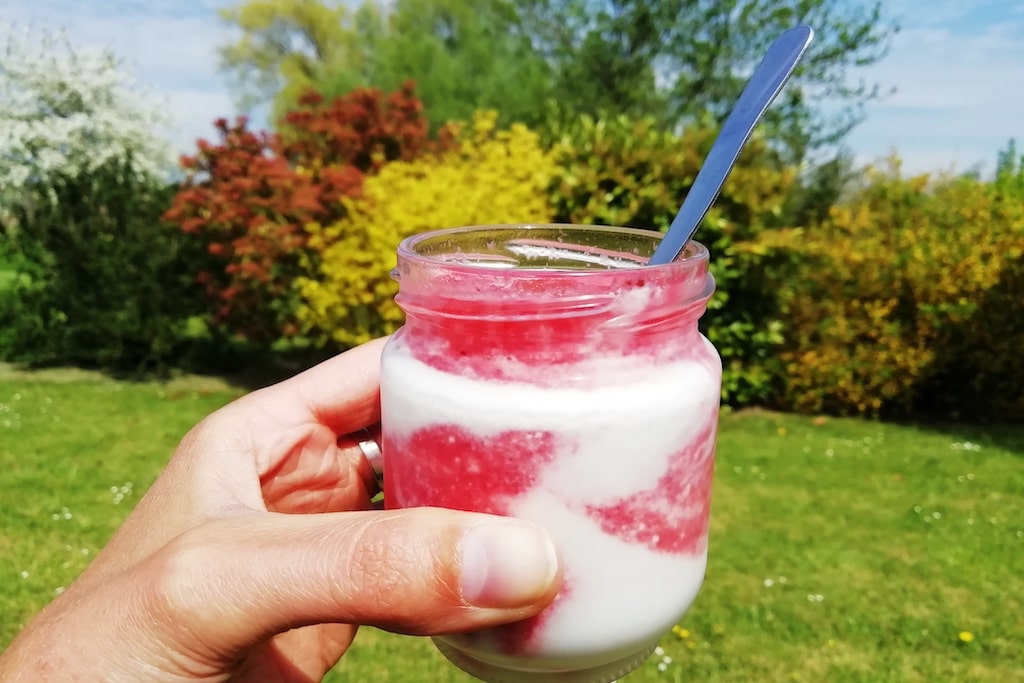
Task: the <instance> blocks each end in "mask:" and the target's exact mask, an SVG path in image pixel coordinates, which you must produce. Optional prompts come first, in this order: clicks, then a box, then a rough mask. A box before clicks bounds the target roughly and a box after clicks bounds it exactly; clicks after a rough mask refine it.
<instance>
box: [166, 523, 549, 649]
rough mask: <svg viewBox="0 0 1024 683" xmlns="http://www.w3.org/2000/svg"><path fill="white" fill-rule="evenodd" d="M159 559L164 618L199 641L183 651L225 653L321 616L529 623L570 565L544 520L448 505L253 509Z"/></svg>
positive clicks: (421, 622) (465, 626)
mask: <svg viewBox="0 0 1024 683" xmlns="http://www.w3.org/2000/svg"><path fill="white" fill-rule="evenodd" d="M152 561H153V562H155V566H154V567H153V570H154V571H155V577H156V580H151V581H148V582H147V585H148V586H151V587H152V588H151V590H152V591H154V592H155V595H153V596H150V597H151V598H152V599H150V600H147V601H146V602H147V603H148V604H150V605H154V606H159V607H158V610H157V611H158V612H160V614H159V615H158V617H160V618H159V619H158V621H159V622H162V623H167V624H169V625H170V626H171V628H170V629H169V630H168V633H173V634H174V636H173V637H174V638H175V639H181V638H187V639H188V642H180V643H177V645H179V646H180V647H183V648H186V649H183V650H181V651H183V652H190V653H195V654H198V653H200V652H204V651H205V655H206V656H207V657H210V658H211V659H214V660H220V661H225V662H227V661H233V660H234V659H235V658H236V657H237V656H238V655H239V654H240V653H242V652H244V651H245V650H247V649H248V648H250V647H252V646H253V645H254V644H256V643H259V642H261V641H263V640H265V639H266V638H267V637H269V636H272V635H275V634H278V633H283V632H285V631H287V630H289V629H292V628H296V627H299V626H305V625H310V624H321V623H349V624H367V625H373V626H378V627H381V628H385V629H388V630H392V631H398V632H403V633H412V634H417V635H431V634H439V633H452V632H456V631H465V630H471V629H477V628H483V627H486V626H493V625H496V624H501V623H508V622H512V621H518V620H520V619H525V618H527V617H529V616H532V615H534V614H536V613H537V612H539V611H540V610H541V609H543V608H544V607H545V606H547V605H548V604H549V603H550V602H551V601H552V600H553V598H554V596H555V593H556V592H557V590H558V586H559V584H560V575H561V572H560V564H559V559H558V554H557V551H556V549H555V547H554V545H553V543H552V542H551V539H550V538H549V537H548V535H547V533H546V532H545V531H544V530H542V529H541V528H540V527H538V526H535V525H533V524H531V523H529V522H524V521H521V520H515V519H511V518H507V517H495V516H492V515H485V514H477V513H468V512H459V511H455V510H447V509H439V508H414V509H407V510H393V511H383V512H381V511H367V512H343V513H332V514H322V515H279V514H273V513H263V512H260V513H253V514H246V515H243V516H240V517H234V518H230V519H221V520H217V521H215V522H211V523H208V524H206V525H204V526H202V527H199V528H197V529H194V530H192V531H189V532H187V533H186V534H184V535H182V536H181V537H179V538H178V539H177V540H175V541H174V542H173V543H172V544H170V545H169V546H167V547H166V548H164V549H163V551H162V552H160V553H158V555H157V556H156V557H154V558H153V560H152ZM150 576H154V575H152V574H151V575H150ZM183 624H184V625H188V628H187V629H182V628H181V625H183Z"/></svg>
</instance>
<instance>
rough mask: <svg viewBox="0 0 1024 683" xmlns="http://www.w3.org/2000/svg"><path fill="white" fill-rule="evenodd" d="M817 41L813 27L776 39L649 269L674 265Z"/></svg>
mask: <svg viewBox="0 0 1024 683" xmlns="http://www.w3.org/2000/svg"><path fill="white" fill-rule="evenodd" d="M813 39H814V30H813V29H812V28H811V27H809V26H797V27H796V28H792V29H790V30H788V31H786V32H785V33H783V34H782V35H781V36H779V37H778V38H776V39H775V42H773V43H772V44H771V45H770V46H769V47H768V52H766V53H765V55H764V59H762V60H761V63H760V64H759V65H758V66H757V68H756V69H754V75H753V76H751V77H750V80H749V81H747V86H746V87H745V88H744V89H743V93H742V94H741V95H740V98H739V99H738V100H736V106H735V107H733V110H732V112H731V113H730V114H729V118H727V119H726V120H725V124H724V125H723V126H722V132H720V133H719V134H718V139H716V140H715V144H714V145H712V146H711V151H710V152H709V153H708V156H707V159H705V160H704V165H703V166H702V167H701V169H700V171H699V172H698V173H697V177H696V178H695V179H694V181H693V186H692V187H691V188H690V191H689V192H688V193H687V194H686V199H684V200H683V205H682V206H681V207H679V213H677V214H676V217H675V218H674V219H672V225H670V226H669V228H668V232H667V233H666V234H665V237H664V238H662V240H661V244H660V245H659V246H658V249H657V250H656V251H655V252H654V255H653V256H651V259H650V261H648V265H652V266H654V265H659V264H663V263H671V262H672V261H675V260H676V257H677V256H679V254H680V253H681V252H682V251H683V248H684V247H685V246H686V243H687V242H689V241H690V238H691V237H693V233H694V232H696V231H697V227H698V226H699V225H700V222H701V221H702V220H704V216H706V215H707V213H708V209H710V208H711V205H712V204H713V203H714V201H715V199H716V198H717V197H718V193H719V192H721V191H722V185H723V184H725V179H726V178H728V177H729V173H730V172H731V171H732V167H733V165H734V164H735V163H736V159H737V158H738V157H739V155H740V151H741V150H742V149H743V145H744V144H746V142H747V140H748V139H749V138H750V134H751V133H752V132H753V130H754V127H755V126H756V125H757V123H758V121H760V120H761V117H762V116H763V115H764V113H765V111H766V110H767V109H768V107H769V105H771V103H772V101H774V100H775V97H776V96H777V95H778V94H779V92H780V91H781V90H782V86H783V85H785V84H786V81H788V80H789V77H790V75H792V73H793V69H795V68H796V65H797V63H798V62H799V61H800V58H801V57H802V56H803V54H804V52H805V51H806V50H807V46H808V45H810V44H811V40H813Z"/></svg>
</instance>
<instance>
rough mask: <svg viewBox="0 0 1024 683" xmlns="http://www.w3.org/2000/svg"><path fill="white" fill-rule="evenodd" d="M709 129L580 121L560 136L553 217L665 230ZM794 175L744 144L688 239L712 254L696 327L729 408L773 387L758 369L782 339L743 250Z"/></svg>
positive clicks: (759, 259) (773, 218) (777, 209)
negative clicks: (711, 284)
mask: <svg viewBox="0 0 1024 683" xmlns="http://www.w3.org/2000/svg"><path fill="white" fill-rule="evenodd" d="M717 133H718V131H717V130H716V129H715V128H713V127H711V126H699V125H698V126H692V127H689V128H687V129H685V130H684V131H683V132H682V133H681V134H679V135H677V134H675V133H672V132H669V131H666V130H664V129H663V128H662V127H660V126H658V125H657V124H656V123H655V122H654V121H649V120H646V121H645V120H640V121H636V120H630V119H627V118H623V117H620V118H615V119H608V120H598V121H595V120H592V119H588V118H582V119H579V120H578V121H577V122H575V123H574V124H572V125H570V126H568V127H565V128H564V129H563V130H562V131H561V132H560V133H559V134H558V139H559V142H558V143H557V144H556V146H555V151H556V154H557V158H558V161H559V165H560V167H561V169H560V172H559V175H558V176H557V177H556V178H555V181H554V182H553V183H552V185H551V188H550V195H551V202H552V205H553V206H554V209H555V216H556V219H557V220H558V221H563V222H571V223H584V224H597V225H624V226H633V227H639V228H648V229H657V230H664V229H665V228H667V227H668V225H669V223H670V222H671V220H672V218H673V217H674V216H675V214H676V211H677V210H678V209H679V205H680V203H681V202H682V200H683V198H684V197H685V196H686V193H687V192H688V191H689V189H690V186H691V185H692V184H693V180H694V178H695V177H696V175H697V172H698V170H700V167H701V165H702V164H703V162H704V158H705V157H706V156H707V153H708V151H710V149H711V145H712V144H713V142H714V140H715V138H716V137H717ZM794 180H795V174H794V172H793V170H792V169H788V168H785V167H784V166H783V165H782V164H781V163H780V161H779V159H778V157H777V155H776V154H775V153H774V152H773V151H772V149H771V147H770V146H769V145H768V143H767V142H766V141H765V140H763V139H761V138H758V137H755V138H754V139H752V140H751V141H750V142H749V143H748V145H747V147H746V149H745V150H744V152H743V154H742V155H741V157H740V159H739V161H738V163H737V165H736V167H735V169H734V170H733V172H732V175H731V176H730V178H729V180H728V182H727V183H726V185H725V187H724V189H723V191H722V194H721V196H720V197H719V199H718V201H717V202H716V203H715V205H714V207H713V208H712V209H711V211H710V212H709V214H708V216H707V218H705V220H704V222H703V223H702V225H701V227H700V230H699V232H698V233H697V236H696V239H698V240H699V241H701V242H703V243H704V244H706V245H707V246H708V248H709V249H710V250H711V270H712V273H713V274H714V276H715V281H716V283H717V291H716V293H715V296H714V297H713V298H712V300H711V302H710V304H709V308H708V313H707V314H706V315H705V316H704V318H703V319H702V322H701V327H702V329H703V330H704V333H705V334H706V335H707V336H708V338H709V339H710V340H711V341H712V342H713V343H714V344H715V346H716V347H717V348H718V351H719V353H720V354H721V355H722V362H723V366H724V373H723V378H722V383H723V386H722V390H723V397H724V400H725V401H726V402H727V403H730V404H732V405H745V404H750V403H760V402H763V401H765V400H766V399H767V398H768V397H769V396H770V395H771V392H772V390H773V387H772V376H771V375H770V373H769V369H768V367H767V366H766V365H765V363H766V360H767V359H769V358H770V357H771V356H772V354H773V353H774V352H775V351H774V350H775V348H776V347H777V345H778V344H779V343H780V342H781V340H782V337H781V329H782V324H781V322H780V321H779V317H778V314H777V310H776V298H775V295H774V293H773V292H771V291H770V290H769V289H766V288H765V287H764V286H763V284H762V283H763V280H764V279H765V277H766V276H765V272H766V271H767V270H770V269H771V268H773V267H774V264H773V263H772V262H771V261H770V260H769V256H771V255H770V254H769V253H768V252H765V251H759V250H756V249H747V248H745V246H744V245H745V244H746V243H747V242H749V241H750V240H752V239H753V238H755V237H756V236H757V235H758V234H760V233H761V231H762V230H764V229H766V228H768V227H774V226H776V225H777V224H778V222H779V220H781V215H782V210H783V206H784V204H785V201H786V197H787V194H788V192H789V191H790V189H791V188H792V187H793V183H794Z"/></svg>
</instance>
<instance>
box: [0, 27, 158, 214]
mask: <svg viewBox="0 0 1024 683" xmlns="http://www.w3.org/2000/svg"><path fill="white" fill-rule="evenodd" d="M0 39H2V40H4V43H5V44H4V45H3V47H2V52H0V198H6V199H8V200H10V199H11V198H13V197H17V196H19V195H21V196H22V197H24V195H23V194H22V193H24V192H25V191H26V190H28V191H29V192H31V194H32V195H34V197H35V198H36V199H37V200H38V199H43V198H45V197H48V196H49V195H50V194H51V192H50V188H52V187H53V183H54V182H67V181H69V180H74V179H79V178H81V177H82V176H83V174H91V173H92V172H95V171H97V170H98V169H100V168H108V169H109V168H110V167H111V166H112V165H115V166H118V167H119V168H120V169H122V171H123V172H126V173H129V174H132V175H133V176H136V178H137V179H139V180H162V179H164V178H166V177H167V175H168V174H169V172H170V170H171V169H172V168H173V158H172V155H171V153H170V146H169V144H168V143H167V141H166V140H164V139H162V138H161V137H160V136H159V129H160V127H161V126H163V125H164V124H166V123H167V122H168V119H167V117H166V115H165V114H164V112H163V110H161V108H160V107H159V106H158V105H157V104H155V103H153V102H151V101H150V100H149V99H148V98H147V93H145V92H144V91H143V89H142V88H141V87H140V86H139V85H138V83H137V82H136V80H135V77H134V74H133V73H132V71H131V70H130V69H129V68H128V67H127V66H126V65H125V64H123V63H122V62H121V61H120V60H119V59H118V58H117V57H116V56H115V55H114V54H112V53H111V52H109V51H105V50H95V49H83V48H77V47H75V46H73V45H72V44H71V42H70V41H69V40H68V38H67V35H66V34H65V33H64V32H50V31H45V30H33V29H32V28H20V29H19V28H14V27H4V26H2V25H0Z"/></svg>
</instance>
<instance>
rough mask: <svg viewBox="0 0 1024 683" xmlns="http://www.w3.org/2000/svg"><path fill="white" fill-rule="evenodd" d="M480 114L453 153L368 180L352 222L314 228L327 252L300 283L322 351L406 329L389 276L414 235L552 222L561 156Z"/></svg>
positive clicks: (306, 316)
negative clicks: (401, 246) (551, 200)
mask: <svg viewBox="0 0 1024 683" xmlns="http://www.w3.org/2000/svg"><path fill="white" fill-rule="evenodd" d="M496 121H497V114H496V113H495V112H480V113H478V114H477V115H476V116H475V117H474V120H473V121H472V123H471V125H470V126H468V127H466V128H464V129H457V130H458V132H457V133H456V135H457V139H458V143H457V145H456V146H455V148H454V149H453V150H451V151H448V152H444V153H441V154H439V155H434V156H424V157H421V158H419V159H417V160H415V161H412V162H391V163H389V164H387V165H386V166H384V168H382V169H381V171H380V173H379V174H378V175H376V176H373V177H370V178H368V179H367V180H366V183H365V185H364V188H363V195H362V197H360V198H359V199H354V200H353V199H346V200H344V201H345V204H346V209H347V217H346V218H344V219H343V220H341V221H339V222H337V223H334V224H333V225H328V226H319V225H310V226H307V229H308V230H309V232H310V234H311V238H310V247H311V248H312V249H315V250H316V251H318V252H321V259H322V261H321V265H320V267H319V269H318V273H317V276H316V277H315V278H306V279H303V280H301V281H299V282H298V283H297V285H298V289H299V292H300V296H301V298H302V304H301V305H300V309H299V312H298V316H299V319H300V320H301V321H302V323H303V324H304V325H305V326H306V327H307V328H308V330H309V332H310V334H311V335H312V336H313V337H314V338H316V339H319V340H320V341H321V342H323V343H334V344H337V345H339V346H341V347H348V346H352V345H355V344H360V343H362V342H365V341H367V340H369V339H372V338H374V337H377V336H380V335H383V334H389V333H391V332H393V331H394V330H395V329H397V328H398V326H399V325H401V323H402V319H403V318H402V312H401V310H399V308H398V307H397V306H396V305H395V303H394V302H393V300H392V299H393V297H394V295H395V293H396V292H397V284H396V283H395V282H394V281H392V280H391V278H390V276H389V273H390V271H391V269H392V268H393V267H394V265H395V249H396V247H397V246H398V243H399V242H400V241H401V240H402V239H403V238H405V237H408V236H410V235H413V234H416V233H419V232H424V231H426V230H436V229H440V228H448V227H457V226H462V225H474V224H489V223H509V222H547V221H550V220H551V218H552V214H551V209H550V207H549V204H548V199H547V188H548V186H549V184H550V182H551V178H552V177H553V176H554V174H555V168H556V167H555V162H554V159H553V156H552V155H551V154H550V153H548V152H546V151H545V150H544V149H542V147H541V145H540V141H539V138H538V136H537V135H536V134H535V133H533V132H532V131H530V130H528V129H527V128H525V127H524V126H521V125H515V126H513V127H511V128H509V129H507V130H499V129H498V128H497V127H496Z"/></svg>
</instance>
